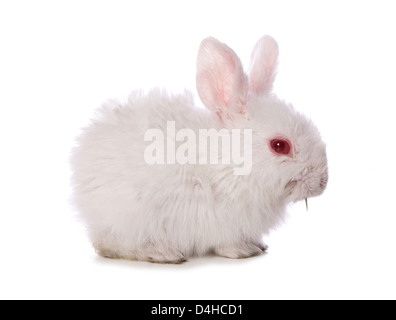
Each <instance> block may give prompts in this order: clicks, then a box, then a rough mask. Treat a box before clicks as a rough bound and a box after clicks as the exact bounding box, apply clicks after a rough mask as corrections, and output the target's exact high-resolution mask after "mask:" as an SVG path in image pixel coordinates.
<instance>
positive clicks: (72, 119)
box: [0, 0, 396, 299]
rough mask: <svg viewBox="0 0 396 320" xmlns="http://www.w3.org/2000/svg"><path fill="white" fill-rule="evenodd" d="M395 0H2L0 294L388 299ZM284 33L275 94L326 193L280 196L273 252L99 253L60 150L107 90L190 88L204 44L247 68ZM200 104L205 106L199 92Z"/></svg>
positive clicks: (113, 93)
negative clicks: (320, 161) (72, 201)
mask: <svg viewBox="0 0 396 320" xmlns="http://www.w3.org/2000/svg"><path fill="white" fill-rule="evenodd" d="M394 8H395V7H394V3H393V1H381V0H376V1H249V0H245V1H230V0H228V1H202V0H201V1H194V2H193V1H171V0H170V1H150V0H145V1H117V0H112V1H98V0H96V1H71V0H69V1H40V0H37V1H18V0H15V1H2V2H1V3H0V142H1V145H0V150H1V158H0V164H1V166H0V194H1V198H0V199H1V201H0V250H1V257H0V298H1V299H14V298H25V299H29V298H34V299H48V298H50V299H328V298H329V299H369V298H376V299H380V298H388V299H389V298H393V299H395V298H396V292H395V288H396V276H395V273H394V270H395V269H396V253H395V249H394V247H395V244H396V232H395V230H396V209H395V204H394V201H393V198H394V194H395V180H396V172H395V157H396V152H395V147H394V145H395V142H394V139H395V137H396V130H395V125H394V122H395V118H396V117H395V112H394V110H395V108H396V97H395V83H396V77H395V75H396V62H395V57H396V20H395V19H394V12H395V9H394ZM264 34H270V35H272V36H273V37H274V38H275V39H276V40H277V41H278V43H279V47H280V65H279V71H278V77H277V80H276V82H275V89H274V91H275V92H276V93H277V94H278V96H280V97H281V98H284V99H285V100H287V101H290V102H292V103H293V104H294V106H295V107H296V108H297V109H299V110H300V111H302V112H304V113H306V114H307V115H308V116H309V117H311V118H312V119H313V121H314V122H315V123H316V124H317V126H318V127H319V129H320V130H321V132H322V135H323V138H324V140H325V141H326V142H327V145H328V158H329V168H330V181H329V185H328V189H327V190H326V192H325V194H324V195H323V196H321V197H319V198H315V199H312V200H310V209H309V211H308V212H306V211H305V204H303V203H298V204H296V205H294V206H292V207H291V208H290V217H289V219H288V221H287V222H286V223H285V225H283V226H281V227H280V228H279V229H277V230H275V231H274V232H273V233H272V234H271V235H269V236H267V244H268V245H269V246H270V251H269V253H268V254H267V255H265V256H262V257H257V258H252V259H248V260H237V261H234V260H227V259H222V258H215V257H208V258H199V259H191V261H190V262H188V263H186V264H184V265H178V266H172V265H154V264H148V263H141V262H130V261H114V260H105V259H102V258H99V257H97V256H96V255H95V253H94V251H93V249H92V247H91V245H90V243H89V242H88V238H87V237H86V235H85V231H84V227H83V226H82V224H81V223H80V222H79V221H78V218H77V215H76V213H75V212H74V211H73V210H72V208H71V207H70V205H69V203H68V198H69V195H70V187H69V177H70V169H69V165H68V157H69V151H70V149H71V148H72V146H73V144H74V138H75V136H76V135H77V134H78V133H79V129H80V128H81V127H82V126H84V125H85V124H87V123H88V119H89V118H90V117H91V116H92V114H93V113H94V110H95V109H96V108H97V107H98V106H100V105H101V104H102V103H103V102H104V101H105V100H106V99H108V98H118V99H120V100H123V99H125V98H126V97H127V96H128V94H129V92H130V91H132V90H133V89H140V88H142V89H149V88H151V87H166V88H168V90H169V91H171V92H175V93H178V92H183V91H184V90H185V89H188V90H191V91H192V92H193V93H194V95H195V96H197V95H196V92H195V83H194V81H195V59H196V54H197V50H198V47H199V44H200V41H201V40H202V39H203V38H205V37H207V36H214V37H216V38H218V39H219V40H221V41H223V42H225V43H227V44H228V45H229V46H231V47H232V48H233V49H234V50H235V51H236V52H237V54H238V55H239V56H240V57H241V59H242V61H243V62H244V64H245V66H247V65H248V61H249V56H250V52H251V50H252V48H253V46H254V44H255V42H256V41H257V39H259V38H260V37H261V36H262V35H264ZM196 103H197V105H201V102H200V101H199V99H198V98H197V99H196Z"/></svg>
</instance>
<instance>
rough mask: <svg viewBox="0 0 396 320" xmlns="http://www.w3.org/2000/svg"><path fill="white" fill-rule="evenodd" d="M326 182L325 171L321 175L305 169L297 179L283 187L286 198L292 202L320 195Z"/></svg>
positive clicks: (326, 175)
mask: <svg viewBox="0 0 396 320" xmlns="http://www.w3.org/2000/svg"><path fill="white" fill-rule="evenodd" d="M327 182H328V174H327V170H326V171H325V173H323V174H318V173H316V172H313V171H312V169H305V170H304V171H303V173H302V174H301V177H299V178H293V179H291V180H290V181H289V182H288V183H287V184H286V186H285V191H286V197H287V198H288V199H290V201H292V202H297V201H301V200H304V199H308V198H311V197H316V196H319V195H321V194H322V193H323V192H324V190H325V189H326V186H327Z"/></svg>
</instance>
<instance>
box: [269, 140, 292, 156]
mask: <svg viewBox="0 0 396 320" xmlns="http://www.w3.org/2000/svg"><path fill="white" fill-rule="evenodd" d="M270 145H271V149H272V151H274V152H275V153H277V154H284V155H288V154H289V153H290V149H291V147H290V143H289V142H288V141H286V140H284V139H272V140H271V142H270Z"/></svg>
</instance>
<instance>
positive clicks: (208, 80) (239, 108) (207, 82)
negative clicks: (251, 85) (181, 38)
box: [197, 38, 248, 119]
mask: <svg viewBox="0 0 396 320" xmlns="http://www.w3.org/2000/svg"><path fill="white" fill-rule="evenodd" d="M197 90H198V94H199V96H200V98H201V100H202V102H203V103H204V105H205V106H206V107H207V108H208V109H210V110H212V111H214V112H216V113H217V114H218V115H219V117H220V118H222V119H226V118H233V116H234V115H236V114H244V113H245V112H246V98H247V92H248V81H247V77H246V75H245V73H244V72H243V67H242V64H241V61H240V60H239V58H238V56H237V55H236V54H235V52H234V51H233V50H232V49H231V48H229V47H228V46H227V45H225V44H223V43H221V42H219V41H218V40H216V39H214V38H207V39H205V40H203V41H202V43H201V47H200V49H199V53H198V60H197Z"/></svg>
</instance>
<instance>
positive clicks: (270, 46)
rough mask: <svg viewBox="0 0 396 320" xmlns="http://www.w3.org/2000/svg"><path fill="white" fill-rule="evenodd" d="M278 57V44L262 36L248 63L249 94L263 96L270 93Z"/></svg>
mask: <svg viewBox="0 0 396 320" xmlns="http://www.w3.org/2000/svg"><path fill="white" fill-rule="evenodd" d="M278 55H279V49H278V44H277V42H276V41H275V39H273V38H272V37H270V36H264V37H262V38H261V39H260V40H259V41H258V42H257V44H256V46H255V47H254V49H253V52H252V56H251V61H250V74H249V89H250V93H252V94H255V95H263V94H268V93H270V92H271V91H272V86H273V84H274V80H275V76H276V68H277V66H278Z"/></svg>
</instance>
